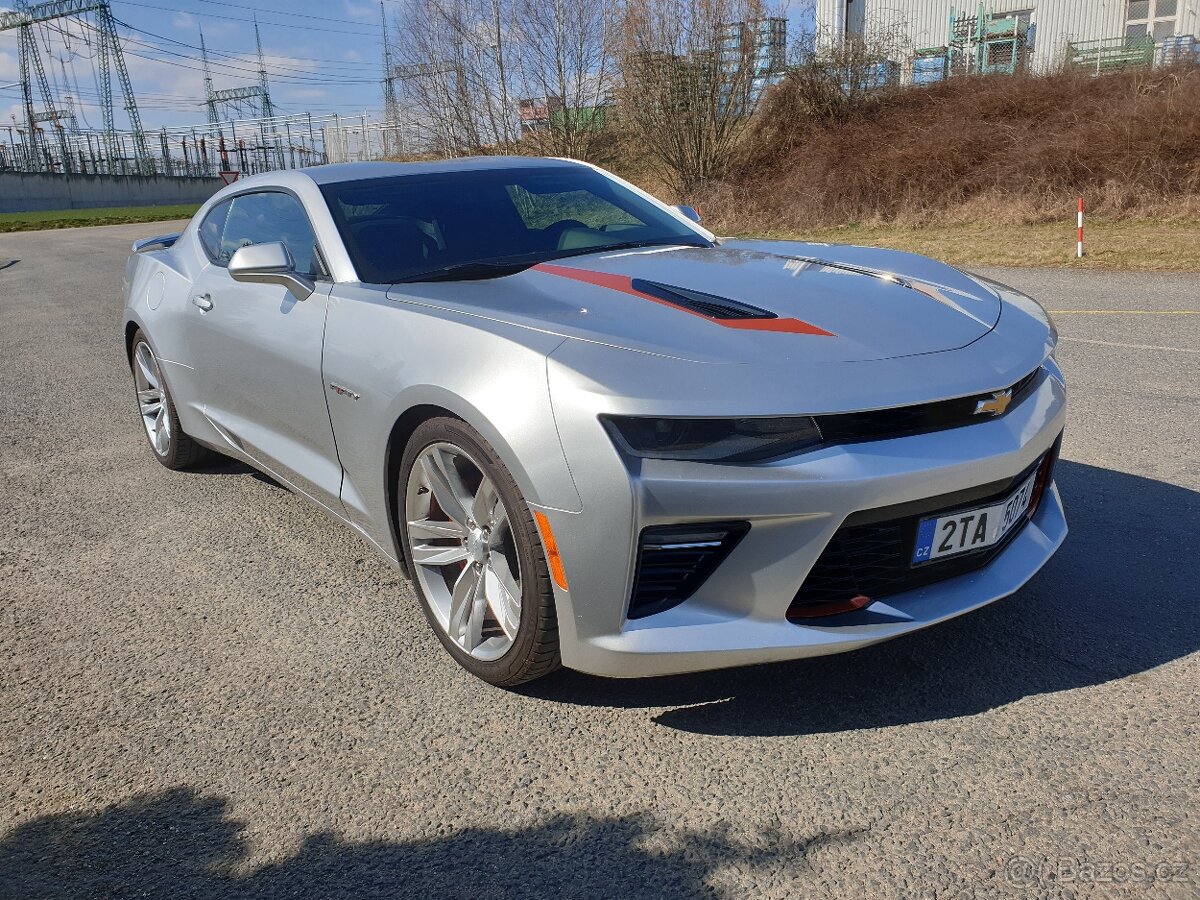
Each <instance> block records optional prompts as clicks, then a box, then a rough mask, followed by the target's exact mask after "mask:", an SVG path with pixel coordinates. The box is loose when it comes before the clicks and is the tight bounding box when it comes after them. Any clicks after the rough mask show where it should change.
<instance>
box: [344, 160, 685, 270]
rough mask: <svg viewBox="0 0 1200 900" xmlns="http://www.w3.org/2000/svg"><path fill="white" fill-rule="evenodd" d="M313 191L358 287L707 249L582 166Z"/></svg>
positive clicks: (379, 180)
mask: <svg viewBox="0 0 1200 900" xmlns="http://www.w3.org/2000/svg"><path fill="white" fill-rule="evenodd" d="M321 190H322V192H323V193H324V195H325V199H326V201H327V202H328V203H329V208H330V211H331V212H332V213H333V218H334V221H335V222H336V223H337V225H338V229H339V230H340V231H341V234H342V238H343V240H344V241H345V244H346V249H347V251H348V252H349V253H350V257H351V259H352V260H353V261H354V265H355V268H356V270H357V271H358V276H359V278H361V279H362V280H363V281H366V282H374V283H379V284H390V283H392V282H396V281H404V280H406V279H413V278H416V277H418V276H420V275H421V274H422V273H428V272H432V271H435V270H437V269H440V268H444V267H448V266H461V265H464V264H468V263H474V262H488V261H495V260H498V259H506V258H508V257H518V258H521V259H528V260H529V264H530V265H533V264H534V263H536V262H539V261H542V260H548V259H555V258H557V257H560V256H569V255H574V254H578V253H581V252H587V251H589V250H601V249H603V248H604V247H606V246H612V245H614V244H619V243H627V242H641V243H647V244H653V243H661V244H678V243H683V244H702V245H707V242H706V241H705V240H704V238H703V237H702V236H701V235H699V234H697V233H696V232H695V231H693V230H692V229H690V228H688V227H687V226H686V225H684V224H683V223H681V222H680V221H679V220H678V219H676V218H675V217H674V216H672V215H671V214H669V213H667V212H665V211H663V210H661V209H659V208H658V206H656V205H655V204H653V203H651V202H650V201H648V200H646V199H644V198H642V197H640V196H639V195H637V194H635V193H634V192H633V191H631V190H629V189H628V188H625V187H622V186H621V185H619V184H617V183H616V182H614V181H612V180H610V179H609V178H606V177H605V176H604V175H601V174H600V173H599V172H596V171H593V170H592V169H587V168H584V167H582V166H579V167H575V166H572V167H562V166H560V167H532V166H531V167H529V168H512V169H493V170H491V171H477V172H444V173H436V174H425V175H403V176H399V177H392V178H374V179H367V180H363V181H344V182H337V183H333V184H327V185H324V186H322V188H321Z"/></svg>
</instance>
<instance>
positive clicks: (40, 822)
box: [0, 788, 866, 900]
mask: <svg viewBox="0 0 1200 900" xmlns="http://www.w3.org/2000/svg"><path fill="white" fill-rule="evenodd" d="M246 831H247V829H246V824H245V823H243V822H240V821H237V820H235V819H233V818H232V817H231V816H230V805H229V802H228V801H227V800H225V799H223V798H220V797H214V796H204V795H201V794H199V793H197V792H196V791H195V790H192V789H190V788H175V789H172V790H167V791H163V792H159V793H154V794H142V795H138V796H134V797H131V798H129V799H128V800H127V801H125V802H123V803H121V804H118V805H115V806H111V807H108V808H107V809H104V810H102V811H99V812H68V813H61V814H56V815H49V816H44V817H42V818H39V819H34V820H32V821H30V822H27V823H25V824H23V825H19V826H17V827H16V828H14V829H13V830H11V831H9V832H8V833H7V834H5V835H4V836H3V837H0V896H3V897H13V898H16V897H20V898H23V900H77V898H84V897H105V898H110V900H123V898H141V897H186V898H190V900H204V898H221V900H259V898H261V900H267V898H279V897H301V898H309V897H311V898H334V897H355V898H396V897H420V898H440V897H446V898H465V897H547V898H559V897H596V898H601V897H621V898H630V900H640V898H645V900H669V898H689V900H690V898H694V897H700V896H708V895H712V894H713V893H714V892H713V890H712V888H711V886H710V883H709V879H710V877H711V875H712V873H713V872H714V870H716V869H717V868H719V867H723V866H728V865H736V866H737V867H738V868H739V869H743V870H744V868H745V867H747V866H759V865H769V866H771V867H772V868H777V867H778V865H779V863H778V862H776V861H777V860H780V859H786V860H788V861H789V862H790V863H792V864H795V863H802V862H803V859H804V855H805V854H806V852H808V851H809V850H811V849H813V848H815V847H817V846H824V845H828V844H830V843H833V842H853V841H856V840H861V839H865V837H866V835H865V834H863V831H862V830H861V829H846V830H839V831H832V832H829V833H821V834H817V835H814V836H812V837H811V838H809V839H807V840H803V841H800V842H796V841H794V840H792V839H789V838H786V837H785V836H783V835H782V834H778V833H774V834H767V835H765V836H764V837H763V839H761V840H756V841H755V842H754V846H753V847H748V846H746V845H744V844H741V843H739V842H738V841H736V840H734V839H732V838H731V837H730V835H729V834H728V831H727V830H713V831H706V832H694V831H693V832H688V831H681V830H672V831H671V832H670V833H664V832H663V831H662V828H661V825H659V824H658V823H657V822H655V821H653V820H651V819H649V818H647V817H644V816H622V817H608V818H594V817H589V816H584V815H572V816H567V815H560V816H556V817H554V818H552V819H549V820H547V821H545V822H543V823H541V824H539V825H537V826H536V827H527V828H512V829H489V828H464V829H461V830H457V831H454V832H453V833H450V834H448V835H445V836H435V837H430V838H428V839H423V840H413V841H404V842H387V841H369V842H353V841H346V840H344V839H342V838H340V837H338V836H337V835H334V834H329V833H322V834H317V835H314V836H310V837H308V838H307V839H306V840H305V841H304V843H303V844H301V845H300V847H299V848H298V849H297V850H296V852H295V853H294V854H292V855H291V856H286V857H283V858H281V859H278V860H274V861H272V862H270V863H267V864H264V865H261V866H254V865H251V864H248V861H249V858H250V848H251V842H250V841H249V840H248V839H247V837H246Z"/></svg>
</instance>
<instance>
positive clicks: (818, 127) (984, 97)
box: [696, 67, 1200, 230]
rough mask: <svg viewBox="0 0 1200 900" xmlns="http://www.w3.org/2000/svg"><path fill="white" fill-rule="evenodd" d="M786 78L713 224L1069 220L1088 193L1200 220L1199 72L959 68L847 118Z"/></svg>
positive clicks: (1122, 208) (1106, 209)
mask: <svg viewBox="0 0 1200 900" xmlns="http://www.w3.org/2000/svg"><path fill="white" fill-rule="evenodd" d="M801 90H802V87H801V86H800V85H798V84H790V83H789V82H788V81H785V82H784V83H783V84H781V85H780V86H779V87H777V88H776V89H775V90H774V91H773V92H772V94H771V95H770V96H769V97H768V98H766V99H765V100H764V107H763V109H762V110H761V112H760V114H759V117H758V122H757V124H756V127H755V128H754V129H753V130H752V132H751V133H750V134H749V136H748V138H747V140H746V141H745V142H744V143H743V146H742V152H741V154H740V156H739V158H738V159H737V161H736V163H735V164H734V165H733V166H732V167H731V168H730V170H729V171H728V172H727V173H726V177H725V179H724V180H723V182H722V183H720V184H710V185H709V186H708V188H707V190H706V192H705V194H704V195H703V196H701V197H698V198H696V199H697V201H698V203H700V204H701V205H702V206H703V208H704V212H705V218H706V224H711V225H713V226H714V227H717V228H718V229H720V230H758V229H781V228H798V227H809V226H820V225H837V224H845V223H850V222H860V223H864V224H868V223H880V222H899V223H903V224H913V225H920V224H928V223H933V222H956V221H979V220H981V219H986V220H989V221H1006V222H1040V221H1050V220H1054V219H1061V218H1062V217H1063V216H1064V215H1070V214H1071V213H1072V211H1073V210H1074V203H1075V198H1076V197H1078V196H1080V195H1083V196H1084V197H1085V198H1086V199H1087V202H1088V207H1089V209H1090V210H1091V211H1092V212H1093V213H1097V214H1100V215H1104V216H1112V217H1134V216H1163V215H1167V216H1172V217H1177V218H1184V217H1195V216H1197V215H1200V68H1196V67H1190V68H1180V69H1168V70H1155V71H1144V70H1143V71H1136V72H1123V73H1116V74H1112V75H1105V76H1101V77H1088V76H1084V75H1076V74H1056V75H1046V76H1028V77H1000V76H994V77H990V78H957V79H950V80H948V81H945V82H942V83H939V84H935V85H931V86H927V87H914V88H908V89H903V90H896V91H890V92H888V93H886V94H883V95H881V96H880V97H879V98H878V100H877V101H876V102H873V103H870V104H868V105H866V106H865V107H864V108H863V109H861V110H860V111H859V112H858V114H857V115H856V116H855V117H853V118H852V119H851V120H849V121H828V120H821V119H818V118H815V117H813V116H812V115H805V114H803V113H802V112H800V110H802V109H803V108H805V107H806V104H807V100H806V98H804V97H798V96H797V95H798V93H799V92H800V91H801Z"/></svg>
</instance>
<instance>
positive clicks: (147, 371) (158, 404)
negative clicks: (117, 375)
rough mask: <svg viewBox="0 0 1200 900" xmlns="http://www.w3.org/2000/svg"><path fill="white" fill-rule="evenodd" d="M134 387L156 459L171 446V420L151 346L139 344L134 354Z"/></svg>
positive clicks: (160, 375)
mask: <svg viewBox="0 0 1200 900" xmlns="http://www.w3.org/2000/svg"><path fill="white" fill-rule="evenodd" d="M133 385H134V388H135V389H136V390H137V399H138V410H139V411H140V412H141V414H142V424H143V425H145V426H146V435H147V437H149V438H150V446H152V447H153V448H154V452H155V453H157V454H158V455H159V456H166V455H167V450H168V449H169V448H170V446H171V417H170V415H168V414H167V398H166V393H165V389H164V388H163V380H162V373H161V372H159V369H158V360H157V359H155V358H154V351H153V350H151V349H150V345H149V344H147V343H146V342H145V341H142V342H141V343H139V344H138V345H137V347H136V348H135V349H134V351H133Z"/></svg>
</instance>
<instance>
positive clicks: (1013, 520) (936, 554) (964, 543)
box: [912, 472, 1037, 566]
mask: <svg viewBox="0 0 1200 900" xmlns="http://www.w3.org/2000/svg"><path fill="white" fill-rule="evenodd" d="M1036 482H1037V472H1034V473H1033V474H1032V475H1030V476H1029V477H1028V478H1026V479H1025V481H1024V482H1022V484H1021V486H1020V487H1019V488H1017V489H1016V490H1015V491H1013V492H1012V493H1011V494H1009V495H1008V497H1007V498H1005V499H1004V500H1001V501H1000V502H999V503H996V504H993V505H992V506H981V507H977V508H975V509H965V510H960V511H958V512H952V513H947V514H946V515H944V516H937V517H934V518H929V519H922V520H921V524H920V527H918V528H917V545H916V547H914V548H913V555H912V564H913V565H914V566H915V565H918V564H920V563H927V562H930V561H932V560H935V559H942V558H943V557H947V556H956V555H957V554H959V553H970V552H971V551H972V550H982V549H983V548H985V547H990V546H992V545H993V544H995V543H998V542H999V541H1000V540H1002V539H1003V538H1004V536H1005V535H1006V534H1008V533H1009V532H1010V531H1012V530H1013V528H1015V527H1016V526H1017V524H1018V523H1019V522H1020V521H1021V519H1022V518H1024V516H1025V514H1026V513H1027V512H1028V511H1029V503H1030V501H1031V500H1032V499H1033V487H1034V485H1035V484H1036Z"/></svg>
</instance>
